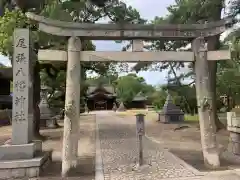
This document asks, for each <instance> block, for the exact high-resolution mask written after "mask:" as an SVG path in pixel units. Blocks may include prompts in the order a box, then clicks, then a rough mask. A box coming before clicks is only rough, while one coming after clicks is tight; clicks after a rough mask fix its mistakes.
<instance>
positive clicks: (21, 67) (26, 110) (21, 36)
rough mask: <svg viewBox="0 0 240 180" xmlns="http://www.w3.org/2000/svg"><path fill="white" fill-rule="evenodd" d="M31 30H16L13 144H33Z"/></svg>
mask: <svg viewBox="0 0 240 180" xmlns="http://www.w3.org/2000/svg"><path fill="white" fill-rule="evenodd" d="M30 51H31V48H30V32H29V29H15V31H14V54H13V106H12V107H13V110H12V144H15V145H18V144H28V143H29V142H31V140H32V139H31V138H32V130H33V87H32V70H33V69H32V66H33V64H32V62H31V58H29V57H30Z"/></svg>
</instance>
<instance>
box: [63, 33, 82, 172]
mask: <svg viewBox="0 0 240 180" xmlns="http://www.w3.org/2000/svg"><path fill="white" fill-rule="evenodd" d="M80 51H81V41H80V39H79V38H78V37H70V38H69V40H68V61H67V78H66V99H65V117H64V133H63V155H62V176H63V177H64V176H66V175H67V173H68V171H69V170H70V168H71V166H72V165H73V164H74V165H76V163H75V162H76V158H77V152H78V149H77V148H78V120H79V116H80ZM73 160H74V161H73Z"/></svg>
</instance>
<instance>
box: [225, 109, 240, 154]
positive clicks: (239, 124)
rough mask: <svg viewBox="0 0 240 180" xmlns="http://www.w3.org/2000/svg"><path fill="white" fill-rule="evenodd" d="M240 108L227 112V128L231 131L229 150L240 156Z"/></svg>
mask: <svg viewBox="0 0 240 180" xmlns="http://www.w3.org/2000/svg"><path fill="white" fill-rule="evenodd" d="M239 110H240V109H238V108H234V109H233V110H232V112H227V129H228V131H229V144H228V152H230V153H231V154H232V155H237V156H240V118H239V117H240V116H239V115H240V113H239Z"/></svg>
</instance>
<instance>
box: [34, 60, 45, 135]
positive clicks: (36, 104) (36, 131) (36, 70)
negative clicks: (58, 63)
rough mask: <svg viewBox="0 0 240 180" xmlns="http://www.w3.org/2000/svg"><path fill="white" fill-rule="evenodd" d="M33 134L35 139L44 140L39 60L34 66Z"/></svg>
mask: <svg viewBox="0 0 240 180" xmlns="http://www.w3.org/2000/svg"><path fill="white" fill-rule="evenodd" d="M33 76H34V77H33V116H34V117H33V118H34V122H33V136H34V139H40V140H43V139H44V138H43V136H41V135H40V132H39V130H40V109H39V103H40V99H41V98H40V91H41V79H40V65H39V62H38V61H36V64H35V66H34V73H33Z"/></svg>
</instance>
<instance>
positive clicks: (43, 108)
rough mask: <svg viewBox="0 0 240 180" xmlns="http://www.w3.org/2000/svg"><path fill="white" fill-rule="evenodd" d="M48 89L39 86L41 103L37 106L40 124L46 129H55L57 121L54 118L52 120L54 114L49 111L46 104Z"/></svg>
mask: <svg viewBox="0 0 240 180" xmlns="http://www.w3.org/2000/svg"><path fill="white" fill-rule="evenodd" d="M47 90H48V87H47V86H41V101H40V104H39V109H40V120H41V122H42V123H41V124H42V125H43V126H45V127H48V128H57V127H58V124H57V120H56V118H53V116H54V113H53V112H52V110H51V109H50V107H49V105H48V102H47V96H48V93H47Z"/></svg>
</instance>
